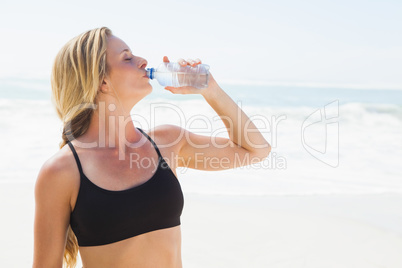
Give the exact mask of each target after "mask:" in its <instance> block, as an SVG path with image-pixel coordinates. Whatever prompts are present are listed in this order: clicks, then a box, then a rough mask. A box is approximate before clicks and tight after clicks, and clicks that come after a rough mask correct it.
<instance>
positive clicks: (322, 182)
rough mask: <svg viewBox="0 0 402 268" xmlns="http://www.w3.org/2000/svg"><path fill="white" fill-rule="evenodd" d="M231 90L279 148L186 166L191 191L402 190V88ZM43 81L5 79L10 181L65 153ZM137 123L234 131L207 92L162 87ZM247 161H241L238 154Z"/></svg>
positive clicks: (0, 126) (5, 158)
mask: <svg viewBox="0 0 402 268" xmlns="http://www.w3.org/2000/svg"><path fill="white" fill-rule="evenodd" d="M221 87H222V88H223V89H224V90H225V91H226V92H227V93H228V94H229V95H230V96H231V97H232V98H233V100H234V101H235V102H236V103H237V104H238V105H239V106H240V107H241V108H242V109H243V110H244V111H245V112H246V114H247V115H248V116H249V117H250V118H251V119H252V120H253V122H254V123H255V124H256V125H257V127H259V129H260V130H261V132H262V133H263V135H264V137H265V138H266V139H267V141H268V142H269V143H270V144H271V146H272V151H271V154H270V155H269V156H268V157H267V159H266V160H264V161H263V162H260V163H253V164H250V165H248V166H243V167H240V168H236V169H229V170H222V171H217V172H211V171H201V170H193V169H187V168H179V169H177V174H178V177H179V180H180V182H181V185H182V188H183V191H185V192H188V193H202V194H233V195H322V194H325V195H326V194H370V193H402V169H401V168H400V163H401V162H402V161H401V160H402V157H401V151H402V138H401V137H402V91H398V90H386V89H348V88H328V87H326V88H324V87H306V86H273V85H269V86H268V85H267V86H264V85H258V86H256V85H245V84H241V85H240V84H238V85H230V84H221ZM50 92H51V91H50V83H49V81H47V80H41V79H20V78H18V79H17V78H9V79H1V80H0V130H1V131H0V144H1V149H2V154H1V156H0V157H1V159H0V162H1V165H0V174H1V176H0V184H1V183H10V182H11V183H34V181H35V179H36V176H37V174H38V171H39V169H40V167H41V165H42V164H43V163H44V162H45V161H46V160H47V159H48V158H49V157H51V156H52V155H53V154H55V153H56V152H57V150H59V148H58V144H59V142H60V141H61V130H62V125H61V122H60V120H59V119H58V118H57V116H56V112H55V109H54V107H53V106H52V103H51V101H50ZM131 114H132V120H133V121H134V124H135V126H138V127H141V128H143V129H149V128H152V127H155V126H157V125H161V124H175V125H179V126H181V127H183V128H186V129H188V130H190V131H193V132H195V133H198V134H201V135H216V136H222V137H228V136H227V133H226V132H225V126H224V125H223V123H222V121H220V120H219V118H218V117H217V115H216V113H215V112H214V110H213V109H212V108H211V107H210V106H209V105H208V104H207V102H206V101H205V100H204V99H203V98H202V97H201V96H200V95H174V94H172V93H171V92H168V91H165V90H164V89H163V88H162V87H160V86H159V85H157V84H154V90H153V92H152V93H151V94H150V95H149V96H147V97H146V98H145V99H144V100H143V101H141V102H140V103H138V104H137V105H136V106H135V107H134V109H133V110H132V111H131ZM237 160H239V161H240V159H237Z"/></svg>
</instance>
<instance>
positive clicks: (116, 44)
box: [107, 35, 131, 55]
mask: <svg viewBox="0 0 402 268" xmlns="http://www.w3.org/2000/svg"><path fill="white" fill-rule="evenodd" d="M127 49H128V50H129V51H131V50H130V48H129V47H128V46H127V44H126V43H125V42H124V41H123V40H121V39H120V38H118V37H116V36H114V35H112V36H110V37H109V38H108V43H107V52H108V53H109V54H114V55H115V54H121V52H122V51H123V50H127Z"/></svg>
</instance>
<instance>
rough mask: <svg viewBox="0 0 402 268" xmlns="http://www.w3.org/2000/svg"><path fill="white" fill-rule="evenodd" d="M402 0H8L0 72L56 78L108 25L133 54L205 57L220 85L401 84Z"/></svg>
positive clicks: (1, 9)
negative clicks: (63, 57)
mask: <svg viewBox="0 0 402 268" xmlns="http://www.w3.org/2000/svg"><path fill="white" fill-rule="evenodd" d="M401 14H402V1H396V0H395V1H391V0H381V1H379V0H377V1H370V0H365V1H363V0H348V1H346V0H339V1H329V0H305V1H296V0H283V1H270V0H265V1H262V0H248V1H226V0H225V1H222V0H203V1H190V0H187V1H184V0H183V1H181V0H179V1H173V0H172V1H163V0H153V1H133V0H131V1H120V0H114V1H103V0H99V1H83V0H81V1H75V0H73V1H63V2H61V1H54V0H53V1H40V0H38V1H26V0H23V1H10V0H3V1H2V3H1V5H0V33H1V42H0V77H3V78H4V77H15V78H40V79H49V76H50V71H51V67H52V63H53V60H54V57H55V56H56V54H57V52H58V51H59V49H60V48H61V47H62V46H63V45H64V44H65V43H66V42H67V41H68V40H70V39H71V38H73V37H74V36H76V35H78V34H80V33H82V32H84V31H86V30H89V29H92V28H96V27H101V26H107V27H109V28H110V29H111V30H112V31H113V33H114V34H115V35H116V36H118V37H120V38H121V39H123V40H124V41H125V42H126V43H127V45H128V46H129V47H130V48H131V49H132V51H133V53H134V54H135V55H138V56H141V57H144V58H145V59H147V60H148V67H157V66H158V65H159V64H160V63H161V62H162V57H163V56H164V55H167V56H168V57H169V58H170V59H171V61H175V60H177V59H179V58H184V59H187V58H200V59H201V60H202V62H203V63H206V64H208V65H210V66H211V69H210V71H211V73H212V74H213V75H214V78H215V79H216V80H217V81H218V83H219V82H220V81H221V82H225V83H254V84H295V85H296V84H302V85H335V86H345V87H357V88H359V87H362V88H380V89H382V88H384V89H402V27H401V26H402V16H401Z"/></svg>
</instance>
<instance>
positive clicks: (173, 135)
mask: <svg viewBox="0 0 402 268" xmlns="http://www.w3.org/2000/svg"><path fill="white" fill-rule="evenodd" d="M185 133H186V130H185V129H184V128H182V127H179V126H176V125H169V124H165V125H160V126H157V127H155V128H153V129H150V130H149V131H148V133H147V134H148V135H149V136H151V138H152V139H154V140H155V142H156V143H157V145H158V146H159V147H162V148H170V150H173V151H178V150H180V148H181V146H182V145H183V142H184V137H185Z"/></svg>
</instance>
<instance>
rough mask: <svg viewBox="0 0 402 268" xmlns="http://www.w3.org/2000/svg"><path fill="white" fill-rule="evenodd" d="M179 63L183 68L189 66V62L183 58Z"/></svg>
mask: <svg viewBox="0 0 402 268" xmlns="http://www.w3.org/2000/svg"><path fill="white" fill-rule="evenodd" d="M177 62H178V63H179V64H180V65H181V66H186V65H187V61H185V60H184V59H182V58H180V59H178V60H177Z"/></svg>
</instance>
